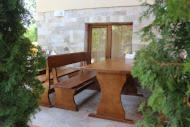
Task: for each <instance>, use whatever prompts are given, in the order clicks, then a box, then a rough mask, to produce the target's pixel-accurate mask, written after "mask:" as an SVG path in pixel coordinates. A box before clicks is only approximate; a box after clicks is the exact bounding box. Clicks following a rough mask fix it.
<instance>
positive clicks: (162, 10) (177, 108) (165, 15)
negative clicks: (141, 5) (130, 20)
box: [132, 0, 190, 127]
mask: <svg viewBox="0 0 190 127" xmlns="http://www.w3.org/2000/svg"><path fill="white" fill-rule="evenodd" d="M148 6H149V8H148V10H147V11H145V13H144V15H143V17H147V16H150V15H152V14H153V15H154V16H155V19H154V21H153V22H152V23H151V24H150V25H149V26H147V27H145V28H144V29H143V32H142V33H143V34H142V35H143V39H144V40H146V41H147V42H149V44H148V45H147V47H145V48H143V49H141V50H140V51H139V52H138V53H137V56H136V58H135V64H134V68H133V71H132V74H133V76H134V77H137V78H138V79H139V81H140V83H141V85H142V87H144V88H147V89H149V90H150V91H151V93H152V94H151V96H150V97H149V99H148V102H147V103H143V105H141V108H140V110H141V111H142V114H143V120H141V121H140V122H139V123H138V126H139V127H190V107H189V106H188V104H187V103H188V101H189V97H190V9H189V7H190V1H189V0H155V4H153V5H148Z"/></svg>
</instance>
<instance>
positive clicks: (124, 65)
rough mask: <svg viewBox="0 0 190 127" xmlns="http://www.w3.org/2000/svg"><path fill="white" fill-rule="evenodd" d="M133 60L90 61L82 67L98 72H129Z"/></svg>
mask: <svg viewBox="0 0 190 127" xmlns="http://www.w3.org/2000/svg"><path fill="white" fill-rule="evenodd" d="M132 66H133V60H131V59H127V60H124V59H113V60H112V59H107V60H105V61H102V62H97V63H92V64H89V65H87V66H84V67H83V69H89V70H95V71H99V72H121V73H131V69H132Z"/></svg>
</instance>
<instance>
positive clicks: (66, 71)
mask: <svg viewBox="0 0 190 127" xmlns="http://www.w3.org/2000/svg"><path fill="white" fill-rule="evenodd" d="M77 71H79V69H76V68H69V67H62V68H58V69H57V78H59V77H62V76H65V75H68V74H72V73H74V72H77ZM36 78H37V79H38V80H40V81H41V82H45V81H47V74H42V75H38V76H37V77H36ZM50 79H51V80H52V79H53V74H52V72H51V73H50Z"/></svg>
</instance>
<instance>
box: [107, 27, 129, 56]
mask: <svg viewBox="0 0 190 127" xmlns="http://www.w3.org/2000/svg"><path fill="white" fill-rule="evenodd" d="M132 33H133V31H132V25H112V49H111V58H113V59H114V58H124V57H125V53H132Z"/></svg>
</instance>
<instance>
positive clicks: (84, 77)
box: [55, 71, 96, 89]
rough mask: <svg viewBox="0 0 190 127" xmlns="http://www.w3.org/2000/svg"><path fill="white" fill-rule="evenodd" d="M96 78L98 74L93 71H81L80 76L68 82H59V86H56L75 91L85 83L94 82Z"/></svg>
mask: <svg viewBox="0 0 190 127" xmlns="http://www.w3.org/2000/svg"><path fill="white" fill-rule="evenodd" d="M95 77H96V73H94V72H93V71H84V72H83V71H81V72H79V74H78V75H76V76H73V77H72V78H70V79H68V80H66V81H63V82H58V83H57V84H55V86H56V87H61V88H67V89H74V88H76V87H80V85H82V84H83V83H84V82H87V81H89V80H92V79H93V78H95Z"/></svg>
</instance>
